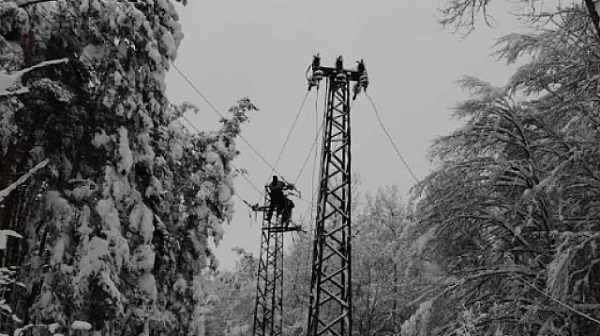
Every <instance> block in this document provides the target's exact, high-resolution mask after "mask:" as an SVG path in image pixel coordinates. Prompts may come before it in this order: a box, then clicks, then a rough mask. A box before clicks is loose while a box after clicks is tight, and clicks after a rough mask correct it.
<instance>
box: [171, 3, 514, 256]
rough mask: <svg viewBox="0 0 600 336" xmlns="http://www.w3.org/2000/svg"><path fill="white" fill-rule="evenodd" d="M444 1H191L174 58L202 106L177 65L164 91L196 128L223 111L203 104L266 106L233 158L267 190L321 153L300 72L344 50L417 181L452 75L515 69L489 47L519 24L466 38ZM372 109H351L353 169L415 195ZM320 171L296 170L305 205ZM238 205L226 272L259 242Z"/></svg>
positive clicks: (246, 188) (497, 75) (248, 192)
mask: <svg viewBox="0 0 600 336" xmlns="http://www.w3.org/2000/svg"><path fill="white" fill-rule="evenodd" d="M442 3H443V1H441V0H440V1H396V0H377V1H368V2H365V1H358V0H332V1H327V2H322V1H316V0H307V1H302V2H299V1H291V0H257V1H252V2H248V1H242V0H235V1H234V0H206V1H201V2H190V3H189V5H188V6H186V7H185V8H181V9H180V14H181V23H182V26H183V31H184V34H185V38H184V39H183V41H182V44H181V46H180V49H179V54H178V58H177V59H176V61H175V64H177V67H178V68H179V69H180V70H181V71H182V72H183V73H185V75H186V76H187V77H189V79H190V81H193V83H194V84H195V85H197V86H198V87H201V88H202V91H201V92H202V95H203V96H204V97H206V98H207V101H205V100H204V99H202V98H201V97H200V96H199V95H198V93H196V92H194V89H193V88H192V87H191V86H190V85H189V84H188V83H186V82H185V80H183V79H182V78H181V77H180V76H179V75H178V74H177V72H175V71H173V72H171V73H169V74H168V76H167V85H168V86H167V94H168V96H169V99H170V100H171V101H172V102H174V103H177V102H183V101H190V102H192V103H194V104H195V105H197V106H198V107H199V108H200V111H201V112H200V113H198V114H196V115H189V116H188V118H189V120H190V122H192V123H193V124H194V125H195V126H196V127H197V128H198V129H200V130H211V129H217V128H218V127H219V123H218V117H217V116H216V114H215V113H214V111H213V112H211V111H208V110H212V109H215V110H218V111H223V112H225V111H227V110H228V109H229V107H231V106H233V105H234V104H235V103H236V101H237V100H238V99H240V98H243V97H248V98H250V99H251V100H252V102H253V103H254V104H255V105H256V106H257V107H258V108H259V109H260V111H257V112H254V113H251V114H250V115H249V118H250V122H249V123H247V124H245V125H244V126H243V139H240V141H238V143H239V144H240V145H239V150H240V151H241V155H240V157H239V158H238V159H236V160H235V165H236V167H238V168H242V169H246V170H247V171H248V173H249V174H248V175H247V176H246V177H247V178H248V180H249V181H251V183H252V184H254V185H255V186H258V187H257V188H256V189H260V190H262V186H264V185H265V184H267V183H268V182H269V181H268V180H265V177H266V176H268V174H269V172H271V171H272V169H273V168H276V171H275V172H276V173H277V174H278V175H280V176H282V177H284V178H286V179H287V180H288V181H293V179H294V178H295V177H296V176H297V174H298V172H299V171H300V172H302V171H303V170H304V168H302V167H303V166H305V165H308V162H306V163H305V161H307V160H308V159H307V154H306V153H309V155H308V156H309V157H310V156H311V155H310V153H311V150H310V149H311V147H315V148H314V149H313V151H312V155H314V154H315V151H318V152H316V154H317V155H320V151H321V148H320V146H318V145H316V144H315V138H317V139H318V137H320V136H321V135H320V134H317V133H316V128H315V118H316V116H315V115H314V114H315V113H321V114H322V113H323V111H322V110H323V109H322V108H321V109H320V111H319V110H317V111H314V109H312V108H307V107H306V106H303V108H301V112H300V113H299V112H298V110H299V109H298V106H299V105H301V104H299V103H300V102H301V101H302V100H301V99H302V97H306V93H307V92H306V89H307V83H306V79H305V72H306V68H307V66H308V65H310V62H311V60H312V56H313V55H314V54H316V53H320V55H321V58H322V64H323V65H326V66H331V65H333V64H334V61H335V58H336V57H337V56H338V55H342V56H343V57H344V64H345V66H346V67H348V68H350V67H354V66H355V64H356V63H354V62H355V61H358V60H360V59H364V60H365V62H366V66H367V69H368V72H369V78H370V84H369V93H370V94H371V95H372V96H373V97H375V98H376V99H375V101H374V102H375V104H376V107H377V109H378V110H379V117H380V118H381V120H382V125H383V126H384V128H385V129H386V130H387V132H388V133H389V136H390V137H391V138H392V139H393V143H394V144H395V145H396V146H397V147H398V150H399V152H400V153H401V156H402V157H403V158H404V159H405V160H406V162H407V164H408V166H409V167H410V168H411V169H412V170H413V172H414V175H415V176H416V177H417V178H419V179H422V178H424V177H425V176H426V175H427V174H428V172H429V171H430V168H431V165H430V163H429V162H428V160H427V151H428V148H429V146H430V144H431V141H432V140H433V139H435V138H436V137H438V136H441V135H444V134H448V133H449V132H451V131H452V130H453V129H454V128H456V127H457V125H458V123H457V122H456V121H455V120H453V119H452V108H453V107H454V106H455V105H456V104H457V103H458V102H459V101H461V100H463V99H465V98H466V97H467V94H466V93H464V92H462V91H461V89H460V88H459V87H458V85H456V83H455V82H456V81H457V80H459V79H460V78H461V77H462V76H465V75H469V76H476V77H480V78H482V79H483V80H487V81H489V82H491V83H492V84H495V85H502V84H503V83H504V82H505V80H506V79H507V78H508V75H509V73H510V69H509V68H508V67H507V66H506V65H505V64H503V63H497V62H495V60H494V58H492V57H491V56H490V55H491V53H492V51H493V49H492V46H493V43H494V41H495V39H496V38H498V37H500V36H502V35H504V34H506V33H509V32H514V31H518V29H519V26H518V25H517V24H516V23H515V22H511V21H509V20H508V19H507V18H506V17H500V16H498V17H496V22H497V23H498V24H497V26H496V28H495V29H489V28H485V27H479V29H478V30H476V31H475V33H474V34H473V35H471V36H469V38H467V39H461V38H460V36H457V35H453V34H452V33H451V32H449V31H447V30H443V29H441V27H440V26H439V25H438V24H437V22H436V15H437V12H436V11H437V9H438V7H439V6H440V5H441V4H442ZM498 4H499V5H500V4H501V2H499V3H498ZM315 8H319V10H318V11H316V10H314V9H315ZM509 10H510V8H506V9H504V10H503V9H497V10H495V11H494V12H496V13H505V12H508V11H509ZM331 13H335V14H331ZM322 90H323V89H322ZM308 96H309V98H307V100H309V101H310V100H312V99H314V98H313V97H314V93H313V92H312V91H311V93H310V94H309V95H308ZM324 99H325V97H324V95H323V94H321V95H320V101H319V102H318V103H319V104H320V105H322V104H324ZM372 110H373V107H372V106H370V103H369V101H368V98H367V97H366V96H365V95H364V93H363V94H360V95H359V96H358V97H357V99H356V101H355V102H354V105H353V106H352V111H351V113H352V146H353V147H352V158H353V168H352V169H353V172H354V173H357V174H359V179H358V181H357V183H359V185H360V190H361V192H363V193H366V192H371V193H373V192H375V191H376V190H377V188H380V187H384V186H386V185H390V184H397V185H398V186H399V187H400V189H401V190H402V191H404V193H405V194H407V195H408V193H409V191H410V188H411V187H412V186H413V185H414V184H415V179H414V178H413V176H411V174H410V173H409V172H408V171H407V170H406V169H404V168H403V167H402V164H400V165H399V158H398V155H397V153H395V150H394V148H393V146H390V140H389V139H388V137H387V136H386V133H385V132H384V131H383V130H382V125H380V124H379V122H378V119H377V117H376V115H375V114H374V113H373V111H372ZM224 114H225V113H224ZM296 116H298V118H297V120H296V121H295V119H296ZM318 117H319V118H322V116H318ZM318 120H320V119H318ZM290 125H293V134H292V135H289V134H290V133H289V132H290V127H291V126H290ZM321 131H322V130H320V131H319V132H321ZM288 135H289V139H288V141H287V143H286V138H288ZM248 143H249V144H251V147H249V146H248ZM284 143H286V144H285V146H283V144H284ZM317 143H319V142H317ZM282 148H284V149H283V151H282ZM280 152H281V153H282V154H281V158H280V160H277V158H278V155H279V153H280ZM259 154H260V155H259ZM277 161H279V162H278V163H277V165H276V166H275V162H277ZM317 164H318V160H317ZM309 169H310V168H309ZM315 175H318V174H298V176H299V177H298V181H297V183H296V186H297V187H298V189H299V190H300V191H301V192H302V194H303V197H304V198H305V200H306V199H308V200H310V197H309V196H308V195H310V194H311V190H312V186H313V185H314V181H313V180H314V179H315V178H318V176H315ZM236 190H237V193H238V194H239V195H240V196H241V197H243V198H244V199H247V200H248V199H250V200H254V199H261V200H262V198H260V194H261V193H260V192H258V191H257V190H255V188H253V187H252V186H251V185H250V183H248V182H247V181H245V180H243V179H236ZM238 203H239V204H236V207H235V209H236V211H237V213H236V215H235V216H234V220H233V222H232V223H231V225H226V226H225V238H224V241H223V242H222V243H221V246H219V247H218V248H217V254H218V256H219V257H220V260H221V262H222V264H223V266H224V267H230V266H232V265H233V263H234V260H235V259H236V256H235V253H233V252H231V251H230V249H231V248H232V247H234V246H239V247H242V248H244V249H246V250H248V251H251V252H253V253H255V254H256V253H257V251H258V248H259V238H260V236H259V235H260V232H259V231H260V230H259V223H258V222H254V223H253V222H252V221H250V220H249V218H248V210H247V207H246V205H244V204H243V203H242V202H241V201H240V202H238ZM296 203H297V204H296V208H295V209H294V214H293V217H294V218H293V220H299V219H300V217H302V214H304V213H306V211H307V209H308V207H309V204H308V203H310V202H309V201H306V202H296ZM307 218H308V216H307Z"/></svg>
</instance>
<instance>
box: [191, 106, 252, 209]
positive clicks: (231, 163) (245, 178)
mask: <svg viewBox="0 0 600 336" xmlns="http://www.w3.org/2000/svg"><path fill="white" fill-rule="evenodd" d="M181 118H182V119H183V120H185V121H187V122H188V124H190V126H192V128H193V129H194V130H196V132H198V133H201V131H200V130H199V129H198V128H197V127H196V126H195V125H194V124H192V122H191V121H190V119H188V118H187V117H186V116H184V115H182V116H181ZM229 165H231V167H232V168H233V169H235V170H239V169H238V168H237V167H236V166H235V165H234V164H233V162H229ZM240 176H241V177H242V178H243V179H244V180H246V181H247V182H248V183H249V184H250V185H251V186H252V187H253V188H254V190H256V191H258V193H259V194H261V195H262V191H261V190H260V189H259V188H258V187H257V186H256V185H255V184H254V183H252V181H250V180H249V179H248V178H247V177H246V176H245V175H244V174H240ZM236 195H237V194H236ZM238 197H239V196H238ZM242 200H243V201H244V202H245V203H248V202H247V201H246V200H244V199H242Z"/></svg>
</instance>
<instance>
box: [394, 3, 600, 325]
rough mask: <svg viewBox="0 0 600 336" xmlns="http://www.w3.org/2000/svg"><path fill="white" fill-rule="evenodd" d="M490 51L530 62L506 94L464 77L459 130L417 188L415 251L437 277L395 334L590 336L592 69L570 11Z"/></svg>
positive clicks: (596, 282) (599, 271) (599, 275)
mask: <svg viewBox="0 0 600 336" xmlns="http://www.w3.org/2000/svg"><path fill="white" fill-rule="evenodd" d="M554 19H555V22H556V28H554V29H544V30H539V31H537V32H535V33H530V34H513V35H510V36H507V37H505V38H503V39H502V40H501V41H500V43H499V54H500V55H501V56H503V57H504V58H506V59H507V60H508V61H510V62H514V61H515V60H517V59H518V57H519V56H520V55H523V54H530V55H531V56H532V61H531V62H529V63H528V64H525V65H524V66H522V67H520V68H519V69H518V70H517V72H516V73H515V74H514V75H513V77H512V78H511V80H510V82H509V83H508V85H507V86H506V87H504V88H495V87H492V86H491V85H489V84H487V83H484V82H482V81H479V80H476V79H473V78H467V79H465V80H464V81H462V84H463V86H464V87H465V88H467V89H470V90H472V92H473V94H474V95H473V98H472V99H470V100H468V101H465V102H463V103H461V104H460V105H459V106H458V107H457V109H456V113H457V115H458V116H459V117H461V118H462V119H464V120H465V125H464V126H463V127H461V128H460V129H459V130H457V131H455V132H454V133H453V134H451V135H449V136H445V137H442V138H440V139H439V140H437V141H436V143H435V145H434V147H433V151H432V156H433V158H434V159H435V160H436V161H437V162H438V163H439V166H438V168H437V169H436V170H435V171H434V172H433V173H432V174H430V175H429V176H428V177H427V178H426V179H425V181H424V182H423V183H422V184H421V185H420V186H419V190H418V191H419V192H420V196H421V197H422V198H421V200H420V202H419V212H418V218H419V221H420V228H419V230H421V232H422V235H421V237H422V243H424V245H425V247H426V249H425V250H424V252H423V253H424V254H425V255H428V256H429V257H430V258H434V260H435V261H436V262H437V264H438V265H441V266H442V267H443V271H444V273H446V274H447V277H446V280H445V283H442V284H440V286H439V287H438V290H437V291H436V292H432V293H429V294H426V295H424V296H423V300H422V301H421V306H420V309H419V310H418V311H417V312H416V313H415V314H414V316H413V318H411V320H409V321H408V322H407V323H406V324H405V326H404V327H403V335H406V336H408V335H411V336H412V335H425V334H427V335H528V334H531V335H596V334H598V333H599V332H600V323H598V321H597V319H594V317H593V316H598V313H599V312H600V301H599V298H600V292H598V288H600V268H599V267H598V265H599V262H600V259H599V255H600V254H599V253H600V251H599V250H598V246H599V244H600V234H599V233H600V221H599V218H598V212H597V208H598V202H597V201H596V199H597V194H598V192H599V191H600V190H599V189H598V186H599V184H598V174H599V172H600V171H599V169H598V167H599V164H600V151H599V147H598V139H599V136H600V133H599V131H598V129H599V128H598V127H599V126H600V120H599V119H598V115H599V113H598V112H599V106H600V105H599V103H600V101H599V99H598V94H597V92H598V91H597V90H598V86H599V84H600V80H599V76H598V75H597V73H595V71H591V69H596V68H597V65H598V64H600V57H599V55H598V53H597V41H596V36H595V32H594V30H593V29H592V27H591V23H590V21H589V19H588V17H587V14H586V13H584V12H583V11H582V10H581V8H579V7H574V8H573V10H571V11H568V10H566V11H564V12H562V13H561V14H560V15H558V16H556V17H555V18H554Z"/></svg>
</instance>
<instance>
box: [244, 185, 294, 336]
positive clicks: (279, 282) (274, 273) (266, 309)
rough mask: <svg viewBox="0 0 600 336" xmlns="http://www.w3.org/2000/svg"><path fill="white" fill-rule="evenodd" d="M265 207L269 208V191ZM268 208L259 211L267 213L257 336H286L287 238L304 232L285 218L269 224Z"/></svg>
mask: <svg viewBox="0 0 600 336" xmlns="http://www.w3.org/2000/svg"><path fill="white" fill-rule="evenodd" d="M265 190H266V191H267V192H265V203H264V204H269V201H270V200H269V193H268V189H267V188H265ZM267 209H268V206H263V207H257V208H255V210H256V211H263V212H264V213H263V223H262V227H261V241H260V260H259V263H258V281H257V285H256V301H255V306H254V322H253V329H252V330H253V331H252V335H253V336H282V332H283V330H282V328H283V234H284V233H286V232H291V231H298V230H300V228H299V227H297V226H294V225H289V226H285V225H283V223H280V221H281V215H280V214H276V215H275V216H274V223H272V222H270V221H268V220H267V213H266V210H267Z"/></svg>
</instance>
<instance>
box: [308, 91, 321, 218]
mask: <svg viewBox="0 0 600 336" xmlns="http://www.w3.org/2000/svg"><path fill="white" fill-rule="evenodd" d="M315 133H316V134H317V136H318V135H319V88H318V87H317V98H316V99H315ZM317 156H318V151H316V150H315V159H314V160H313V169H312V175H311V183H310V207H309V209H310V210H311V212H310V219H311V221H312V220H313V211H312V208H311V207H312V206H313V204H314V201H315V171H316V168H317Z"/></svg>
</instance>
